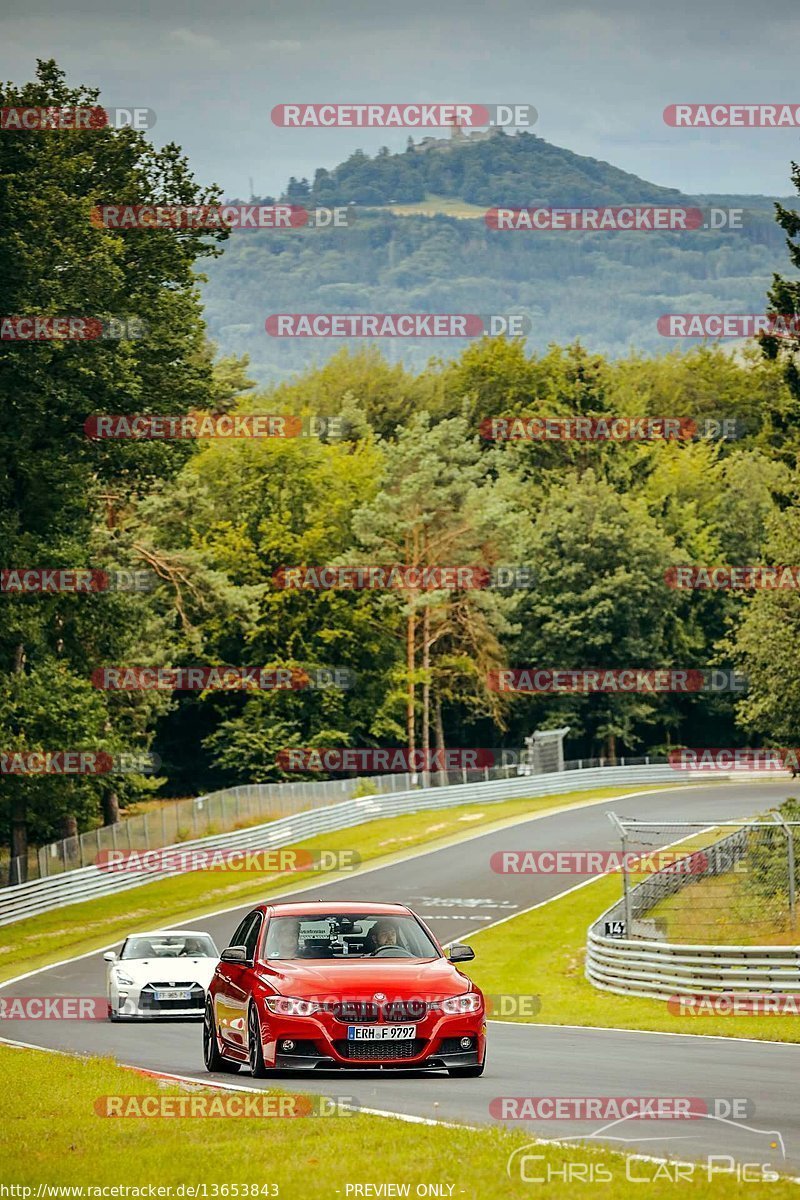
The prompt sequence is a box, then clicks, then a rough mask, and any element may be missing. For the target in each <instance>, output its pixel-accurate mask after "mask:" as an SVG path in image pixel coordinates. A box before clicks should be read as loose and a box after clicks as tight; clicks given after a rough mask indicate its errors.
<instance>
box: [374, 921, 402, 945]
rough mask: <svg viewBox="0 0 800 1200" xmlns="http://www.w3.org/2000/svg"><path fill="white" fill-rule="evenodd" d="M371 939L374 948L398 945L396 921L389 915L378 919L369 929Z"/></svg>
mask: <svg viewBox="0 0 800 1200" xmlns="http://www.w3.org/2000/svg"><path fill="white" fill-rule="evenodd" d="M369 941H370V945H371V947H372V949H373V950H380V948H381V946H396V945H397V926H396V925H395V923H394V921H391V920H389V919H388V917H384V918H381V920H379V921H376V922H375V924H374V925H373V926H372V929H371V930H370V931H369Z"/></svg>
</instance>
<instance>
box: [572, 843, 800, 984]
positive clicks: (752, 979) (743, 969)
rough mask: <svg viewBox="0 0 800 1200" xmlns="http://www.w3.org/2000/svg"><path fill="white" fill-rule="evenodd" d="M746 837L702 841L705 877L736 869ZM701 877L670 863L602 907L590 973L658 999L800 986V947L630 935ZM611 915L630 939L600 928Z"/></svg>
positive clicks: (598, 980) (594, 980) (591, 941)
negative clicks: (702, 942) (637, 924)
mask: <svg viewBox="0 0 800 1200" xmlns="http://www.w3.org/2000/svg"><path fill="white" fill-rule="evenodd" d="M746 835H747V829H746V827H744V826H743V828H742V829H740V830H737V831H736V832H735V833H732V834H727V835H726V836H725V837H723V838H719V839H718V840H717V841H715V842H713V843H712V844H711V845H709V846H705V847H703V850H702V853H703V856H704V858H705V859H706V861H707V864H708V865H707V869H705V870H704V872H703V876H702V877H703V878H707V877H708V876H711V875H717V874H722V873H724V872H726V871H730V870H731V869H732V866H733V865H734V864H735V863H736V862H737V861H738V860H739V859H740V858H741V857H742V856H743V855H744V853H745V852H746V848H747V844H746ZM691 853H693V851H687V854H691ZM698 878H699V877H698V876H696V875H692V874H687V873H685V872H682V871H680V870H676V869H675V867H674V866H673V867H667V868H665V869H664V870H663V871H657V872H655V873H654V874H653V875H651V876H649V877H648V878H647V879H644V880H642V882H641V883H638V884H636V885H635V887H632V888H631V889H630V891H629V893H628V897H627V907H626V899H625V898H624V897H623V899H621V900H618V901H617V902H616V903H615V904H613V905H612V906H611V907H610V908H608V909H606V911H605V912H604V913H601V915H600V916H599V917H598V918H597V919H596V920H595V921H593V922H592V924H591V925H590V926H589V930H588V933H587V943H586V968H585V975H586V978H587V979H588V980H589V982H590V983H591V984H593V985H594V987H596V988H600V989H601V990H602V991H606V992H615V993H616V994H617V995H620V996H642V997H646V998H650V999H655V1000H670V999H672V998H673V997H675V996H697V995H712V994H715V993H722V992H724V993H726V994H730V993H738V994H740V995H741V994H745V993H748V992H775V993H781V992H783V993H795V992H798V991H800V946H775V945H772V946H729V945H700V944H696V943H693V942H668V941H661V940H658V939H648V938H645V937H631V933H632V926H633V923H634V922H636V921H637V920H641V919H642V917H643V916H644V914H645V913H647V912H649V911H650V910H651V909H652V908H653V907H654V906H655V905H656V904H657V903H658V902H659V901H660V900H662V899H664V898H665V897H666V896H670V895H674V894H675V893H676V892H678V891H680V890H682V889H683V888H684V887H687V886H691V884H692V883H693V882H696V881H697V879H698ZM613 921H624V922H625V927H626V928H625V931H626V936H625V937H609V936H607V935H606V934H605V933H601V932H600V930H603V929H605V926H606V922H613ZM628 922H630V927H629V925H628Z"/></svg>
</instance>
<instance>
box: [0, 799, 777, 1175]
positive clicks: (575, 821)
mask: <svg viewBox="0 0 800 1200" xmlns="http://www.w3.org/2000/svg"><path fill="white" fill-rule="evenodd" d="M793 790H796V789H792V787H791V784H790V783H789V781H787V780H774V781H764V782H747V783H725V784H722V783H716V784H709V785H706V786H700V787H691V788H686V787H684V788H679V789H674V790H663V791H654V792H650V793H644V794H641V795H637V796H635V797H631V796H621V797H617V798H616V799H610V800H604V801H602V802H600V803H597V804H594V805H592V806H591V807H583V808H576V809H573V810H571V811H564V812H558V811H556V812H554V813H553V814H552V815H549V816H546V817H541V818H539V819H535V820H527V821H526V820H523V821H521V822H520V823H518V824H515V825H513V826H507V827H506V828H504V829H501V830H495V831H494V832H488V833H484V834H479V835H477V836H475V837H473V838H470V839H469V840H468V841H463V842H460V843H458V844H455V845H450V846H446V847H444V848H441V849H437V850H431V851H428V852H423V853H413V854H412V856H411V857H409V858H408V859H406V860H405V861H402V862H395V863H392V864H390V865H386V866H383V867H377V868H372V869H369V870H363V871H360V872H358V873H356V874H355V875H353V876H351V877H349V878H346V879H339V880H337V881H335V882H331V883H329V884H317V885H315V886H314V887H313V888H311V889H303V891H302V898H303V899H311V900H313V899H315V898H317V897H318V896H319V897H320V898H331V899H334V898H335V899H351V900H359V901H363V900H384V901H401V902H403V903H407V904H409V905H410V906H411V907H412V908H414V909H415V910H416V911H418V912H419V913H420V915H421V916H422V917H423V918H424V919H425V920H426V921H427V922H429V924H430V926H431V928H432V929H433V930H434V932H435V933H436V935H437V937H439V938H440V940H441V941H442V942H452V941H456V940H458V939H459V938H461V937H465V936H466V935H467V934H471V933H474V932H475V931H476V930H478V929H481V928H486V927H488V926H489V925H490V924H491V923H493V922H495V921H498V920H500V919H502V918H504V917H507V916H510V915H513V914H514V913H516V912H518V911H521V910H524V909H526V908H529V907H531V906H532V905H535V904H538V903H540V902H542V901H545V900H548V899H551V898H553V897H555V896H557V895H559V894H561V893H562V892H564V891H566V890H568V889H569V888H572V887H574V886H575V885H576V884H578V883H580V882H582V880H583V879H585V878H586V877H585V876H576V875H501V874H495V873H494V872H493V871H492V870H491V868H490V865H489V862H490V858H491V855H492V854H493V853H494V852H495V851H498V850H509V849H545V848H546V849H593V850H594V849H614V850H616V849H618V848H619V838H618V835H617V833H616V831H615V829H614V827H613V825H612V823H611V822H610V821H609V819H608V816H607V814H608V812H610V811H616V812H617V813H619V814H621V815H625V816H629V817H638V818H640V819H642V820H653V821H661V820H663V821H681V820H691V821H702V822H707V823H708V824H713V823H714V822H715V821H718V820H721V819H724V818H726V817H731V818H732V817H747V816H754V815H756V814H757V813H759V812H763V811H764V810H765V809H766V808H770V807H773V806H774V805H776V804H778V803H780V802H781V800H783V799H785V798H786V797H787V796H788V795H790V794H792V793H793ZM676 836H680V834H676V833H675V832H674V831H673V832H672V833H671V834H665V836H664V837H663V838H661V839H660V842H661V844H664V843H666V842H669V841H673V840H675V838H676ZM129 895H130V896H131V901H132V904H135V893H129ZM292 895H293V893H292V892H290V891H287V892H284V893H281V898H283V899H288V898H290V897H291V896H292ZM270 898H276V897H270ZM250 907H252V902H251V904H248V905H247V906H245V907H243V908H238V909H236V910H233V911H230V912H228V913H225V914H224V915H218V916H214V917H207V918H204V919H198V920H195V921H192V922H191V926H192V928H198V929H205V930H207V931H208V932H209V933H210V934H211V935H212V936H213V938H214V939H215V941H216V943H217V945H218V946H220V947H222V946H225V945H226V944H227V939H228V937H229V935H230V934H231V933H232V932H233V930H234V928H235V927H236V925H237V924H238V923H239V921H240V920H241V918H242V916H243V915H244V914H245V912H246V911H247V910H248V909H249V908H250ZM64 916H65V920H68V919H70V909H69V908H67V909H65V910H64ZM184 924H185V922H184ZM132 932H135V930H132ZM480 946H481V940H480V939H478V940H477V941H476V942H475V946H474V948H475V952H476V955H477V956H479V955H480ZM520 954H521V955H524V954H525V947H524V945H521V946H520ZM536 990H537V988H536V982H535V981H532V986H531V991H532V992H536ZM0 991H1V994H2V996H3V997H4V998H9V997H11V996H48V997H50V996H101V995H103V994H104V993H105V964H104V962H103V960H102V954H101V953H100V952H97V953H92V954H91V955H88V956H85V957H82V958H79V959H74V960H72V961H70V962H68V963H64V964H61V965H57V966H54V967H50V968H45V969H44V970H41V971H38V972H36V974H34V975H32V976H30V977H28V978H25V979H20V980H18V981H13V980H12V981H11V982H10V983H8V984H0ZM541 1015H542V1018H543V1019H546V1017H547V1014H546V1013H542V1014H541ZM776 1019H781V1020H794V1018H776ZM552 1020H553V1022H554V1023H553V1024H552V1025H548V1024H529V1025H525V1024H513V1023H509V1022H499V1021H493V1022H491V1023H490V1026H489V1051H488V1059H487V1069H486V1072H485V1074H484V1075H483V1077H482V1078H480V1079H471V1080H457V1079H450V1078H449V1077H448V1076H447V1075H445V1074H443V1073H431V1074H428V1075H424V1074H422V1073H420V1072H416V1073H415V1072H401V1073H395V1072H391V1073H390V1072H388V1071H387V1072H376V1071H371V1072H357V1073H356V1072H353V1073H351V1072H347V1073H345V1074H343V1073H334V1072H330V1073H315V1074H314V1075H313V1076H306V1075H300V1074H298V1075H295V1076H291V1077H285V1076H284V1077H282V1078H281V1080H280V1084H279V1086H281V1087H284V1088H287V1089H291V1090H297V1091H313V1092H316V1093H321V1094H324V1095H327V1096H347V1097H352V1098H353V1100H354V1101H356V1102H357V1103H358V1104H359V1105H361V1106H362V1107H366V1108H372V1109H377V1110H380V1111H384V1112H392V1113H399V1114H407V1115H410V1116H413V1117H422V1118H428V1119H436V1120H441V1121H457V1122H466V1123H469V1124H474V1125H477V1124H491V1123H493V1121H494V1118H493V1117H492V1115H491V1114H490V1109H489V1105H490V1101H491V1100H492V1099H493V1098H497V1097H502V1096H537V1097H543V1096H583V1097H596V1096H617V1097H622V1096H665V1097H666V1096H673V1097H675V1096H680V1097H702V1098H708V1099H711V1098H714V1099H734V1098H737V1099H738V1098H741V1099H747V1100H748V1101H749V1102H750V1108H751V1111H752V1110H753V1108H754V1111H753V1113H752V1116H750V1117H748V1119H747V1120H746V1121H744V1122H741V1121H740V1122H738V1123H737V1124H731V1123H728V1122H727V1121H725V1120H715V1119H699V1120H695V1121H691V1122H687V1121H683V1122H675V1121H672V1122H665V1121H638V1122H625V1123H623V1124H621V1125H619V1126H616V1127H614V1128H608V1129H607V1130H605V1133H604V1135H603V1140H605V1141H610V1140H611V1139H619V1145H620V1147H621V1146H623V1145H624V1147H625V1148H626V1149H628V1150H630V1149H636V1150H638V1151H639V1152H640V1153H642V1154H647V1155H654V1156H656V1157H661V1156H664V1155H666V1154H670V1155H674V1156H678V1157H681V1158H684V1159H699V1158H702V1157H705V1156H706V1155H707V1154H711V1153H713V1154H722V1155H724V1154H730V1155H731V1156H733V1157H734V1158H735V1159H736V1160H737V1161H740V1162H742V1161H746V1162H758V1163H762V1162H767V1161H768V1162H770V1163H771V1164H772V1166H773V1167H774V1168H775V1169H776V1170H780V1171H782V1172H789V1173H792V1174H800V1045H798V1046H794V1045H787V1044H785V1043H775V1044H770V1043H765V1042H756V1041H734V1040H732V1039H727V1038H699V1037H696V1036H691V1035H686V1036H684V1035H664V1034H655V1033H639V1032H625V1031H618V1030H606V1029H592V1028H573V1027H563V1026H562V1027H559V1026H558V1025H557V1024H556V1021H557V1017H556V1016H555V1015H554V1016H553V1018H552ZM0 1035H2V1036H3V1037H4V1038H7V1039H9V1040H15V1041H19V1042H23V1043H26V1044H28V1045H33V1046H41V1047H49V1048H54V1049H62V1050H67V1051H71V1052H78V1053H94V1054H107V1055H112V1056H114V1057H115V1058H116V1059H117V1060H118V1061H119V1062H121V1063H126V1064H130V1065H134V1066H138V1067H144V1068H147V1069H150V1070H155V1071H163V1072H166V1073H170V1074H177V1075H181V1076H186V1077H192V1078H196V1079H198V1080H200V1081H209V1079H210V1078H212V1077H210V1076H208V1075H207V1073H206V1072H205V1069H204V1067H203V1060H202V1046H201V1026H200V1024H199V1023H195V1022H190V1023H180V1024H177V1023H172V1024H171V1023H169V1022H167V1021H159V1022H149V1023H148V1024H147V1025H146V1027H143V1026H142V1025H141V1024H123V1023H115V1024H111V1023H109V1022H105V1021H99V1022H98V1021H64V1020H60V1021H43V1020H37V1021H33V1020H24V1021H23V1020H2V1021H0ZM213 1078H215V1079H217V1080H218V1081H219V1082H225V1083H228V1084H230V1083H234V1082H238V1083H241V1084H242V1085H244V1086H247V1087H259V1086H265V1087H270V1086H272V1087H274V1086H276V1082H275V1081H274V1080H264V1081H260V1080H253V1079H251V1078H250V1076H249V1074H248V1073H247V1072H246V1071H243V1072H241V1074H240V1075H239V1076H230V1075H225V1076H214V1077H213ZM132 1090H133V1089H132ZM507 1124H509V1125H518V1126H519V1127H522V1128H525V1129H527V1130H529V1131H530V1134H531V1138H534V1137H539V1138H541V1137H545V1138H553V1139H562V1140H563V1139H564V1138H567V1137H574V1136H576V1135H580V1136H581V1137H584V1138H586V1137H589V1136H591V1135H593V1134H596V1133H597V1131H598V1123H597V1121H594V1122H591V1121H589V1122H580V1123H578V1122H572V1121H563V1120H560V1121H553V1120H550V1121H543V1120H539V1121H523V1122H513V1121H509V1122H507ZM744 1125H747V1126H748V1127H750V1128H749V1129H747V1128H744V1127H743V1126H744ZM784 1150H785V1158H784V1156H783V1151H784Z"/></svg>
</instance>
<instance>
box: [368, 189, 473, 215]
mask: <svg viewBox="0 0 800 1200" xmlns="http://www.w3.org/2000/svg"><path fill="white" fill-rule="evenodd" d="M367 207H370V206H367ZM372 211H373V212H389V213H393V214H394V215H395V216H397V217H436V216H443V217H460V218H461V219H462V220H463V219H469V220H473V221H474V220H478V219H479V218H483V217H485V216H486V209H485V208H482V207H481V205H480V204H470V203H469V201H467V200H458V199H456V198H454V197H451V196H434V195H430V196H426V197H425V199H424V200H419V201H418V202H417V203H415V204H402V203H401V204H383V205H380V206H376V207H375V208H374V209H372Z"/></svg>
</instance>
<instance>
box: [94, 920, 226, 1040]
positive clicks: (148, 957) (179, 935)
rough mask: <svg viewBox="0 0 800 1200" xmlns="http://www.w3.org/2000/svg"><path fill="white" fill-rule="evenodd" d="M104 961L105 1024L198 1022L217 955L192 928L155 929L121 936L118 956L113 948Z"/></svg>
mask: <svg viewBox="0 0 800 1200" xmlns="http://www.w3.org/2000/svg"><path fill="white" fill-rule="evenodd" d="M103 958H104V959H105V960H106V962H107V963H108V968H107V979H106V991H107V995H108V1017H109V1020H110V1021H120V1020H136V1019H139V1020H141V1019H143V1018H147V1017H183V1018H184V1019H185V1018H188V1017H196V1018H198V1019H200V1018H202V1016H203V1013H204V1011H205V1003H206V992H207V990H208V985H209V984H210V983H211V977H212V975H213V974H214V968H215V967H216V965H217V963H218V962H219V953H218V952H217V947H216V946H215V945H214V942H213V940H212V939H211V938H210V937H209V935H208V934H207V933H202V932H200V931H199V930H197V929H158V930H156V931H155V932H154V933H137V934H135V935H134V936H132V937H128V938H126V939H125V941H124V942H123V944H122V949H121V951H120V954H119V958H118V957H117V955H116V954H115V953H114V952H113V950H109V951H108V952H107V953H106V954H104V955H103Z"/></svg>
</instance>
